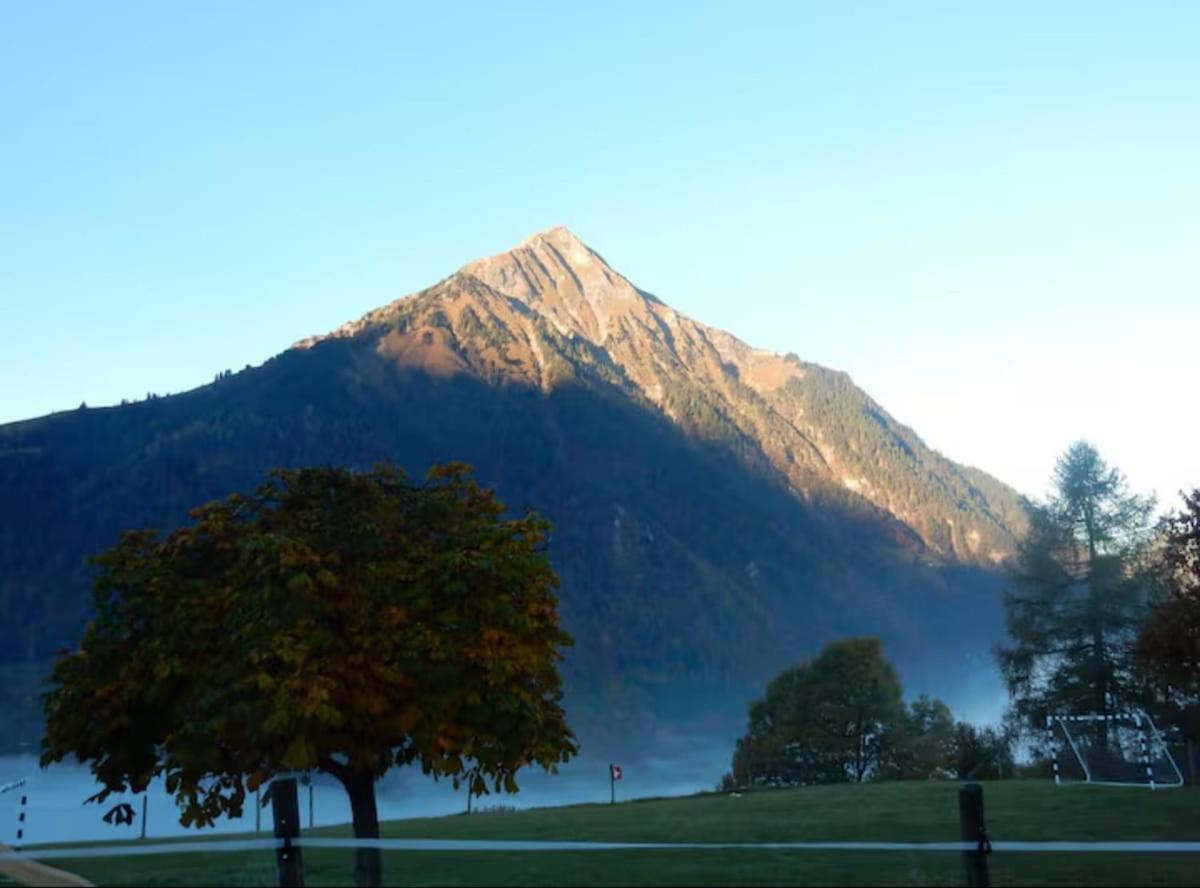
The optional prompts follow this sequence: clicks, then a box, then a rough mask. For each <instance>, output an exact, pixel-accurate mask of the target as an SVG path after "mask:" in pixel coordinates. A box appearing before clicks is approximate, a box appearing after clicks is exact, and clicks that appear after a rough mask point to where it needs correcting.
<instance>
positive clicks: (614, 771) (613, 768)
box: [608, 765, 621, 780]
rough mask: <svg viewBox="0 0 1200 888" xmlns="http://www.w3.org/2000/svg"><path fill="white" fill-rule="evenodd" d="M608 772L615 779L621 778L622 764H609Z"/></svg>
mask: <svg viewBox="0 0 1200 888" xmlns="http://www.w3.org/2000/svg"><path fill="white" fill-rule="evenodd" d="M608 772H609V775H610V776H611V777H612V779H613V780H620V779H621V766H620V765H609V766H608Z"/></svg>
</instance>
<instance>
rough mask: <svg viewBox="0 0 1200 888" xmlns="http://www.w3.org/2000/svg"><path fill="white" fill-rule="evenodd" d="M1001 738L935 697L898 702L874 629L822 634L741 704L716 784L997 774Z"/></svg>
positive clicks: (1005, 768)
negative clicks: (729, 756) (870, 633)
mask: <svg viewBox="0 0 1200 888" xmlns="http://www.w3.org/2000/svg"><path fill="white" fill-rule="evenodd" d="M1012 767H1013V761H1012V753H1011V748H1010V738H1009V736H1008V735H1007V734H1005V733H1004V732H1002V731H1000V730H998V729H994V728H982V729H981V728H977V727H975V726H973V725H970V724H967V723H965V722H956V721H955V720H954V716H953V715H952V713H951V712H950V708H949V707H948V706H947V705H946V704H945V703H943V702H942V701H941V700H938V699H934V698H930V697H927V696H925V695H922V696H920V697H918V698H917V699H916V700H915V701H913V702H912V703H911V704H906V703H905V702H904V695H903V689H902V687H901V684H900V680H899V678H898V677H897V675H896V670H895V669H894V668H893V666H892V664H891V663H890V662H889V661H888V660H887V659H886V657H884V655H883V645H882V644H881V643H880V641H879V639H877V638H848V639H841V640H839V641H834V642H831V643H830V644H828V645H826V646H825V648H824V649H823V650H822V651H821V653H820V654H819V655H817V656H816V657H814V658H812V659H811V660H807V661H805V662H802V663H800V664H798V665H796V666H792V667H790V668H788V669H785V670H784V671H783V672H781V673H780V674H779V675H777V676H776V677H775V678H774V679H773V680H772V681H771V683H770V684H769V685H768V686H767V690H766V694H765V696H764V697H763V699H761V700H756V701H754V702H753V703H751V704H750V712H749V723H748V726H747V732H746V734H745V735H744V736H743V737H742V738H741V739H740V740H738V742H737V747H736V749H735V752H734V756H733V767H732V769H731V771H730V772H729V773H728V774H726V775H725V777H724V778H723V779H722V782H721V786H722V788H723V789H733V788H738V787H755V786H805V785H809V784H814V783H845V782H852V783H861V782H864V781H867V780H897V779H930V778H966V777H1006V776H1010V775H1011V771H1012Z"/></svg>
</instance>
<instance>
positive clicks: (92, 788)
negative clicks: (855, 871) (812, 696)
mask: <svg viewBox="0 0 1200 888" xmlns="http://www.w3.org/2000/svg"><path fill="white" fill-rule="evenodd" d="M904 679H905V681H904V684H905V689H906V696H907V697H908V698H910V699H912V698H915V697H916V696H917V695H918V694H920V693H922V692H924V693H930V694H934V695H936V696H940V697H941V698H942V699H943V700H945V702H946V703H947V704H948V705H949V706H950V708H951V709H952V711H953V712H954V715H955V718H957V719H962V720H965V721H970V722H973V723H975V724H978V725H984V724H994V723H996V722H998V721H999V719H1000V717H1001V716H1002V715H1003V711H1004V707H1005V705H1006V704H1007V696H1006V695H1005V692H1004V688H1003V685H1002V683H1001V681H1000V676H999V674H998V673H997V671H996V669H995V667H994V665H990V664H987V663H985V662H980V663H978V664H976V668H974V669H971V670H964V671H963V672H962V673H961V674H958V675H946V674H945V673H943V674H942V675H941V676H940V680H938V679H936V678H935V676H933V675H928V676H927V675H923V674H919V673H917V672H914V673H913V674H911V675H906V676H904ZM747 702H749V701H747ZM738 727H739V730H740V728H741V725H739V726H738ZM738 732H739V731H735V730H733V729H729V730H727V731H721V732H707V733H684V732H678V733H677V732H671V731H658V732H656V733H654V734H653V735H646V736H640V737H629V738H627V739H626V740H624V741H621V742H613V741H608V742H604V743H596V744H589V743H588V742H587V741H586V740H585V741H584V742H583V743H582V750H581V754H580V755H579V756H578V757H577V758H575V759H573V760H572V761H570V762H568V763H567V764H565V765H563V766H562V767H561V768H560V770H559V773H558V774H548V773H546V772H545V771H542V770H540V769H529V770H527V771H525V772H522V774H520V775H519V777H518V783H519V784H520V792H519V793H517V794H515V795H505V794H491V795H487V796H483V797H482V798H476V799H474V800H473V801H472V808H473V809H474V810H476V811H479V810H484V809H487V808H489V807H493V806H497V805H504V806H511V807H515V808H534V807H541V806H550V805H569V804H583V803H596V804H607V803H608V801H609V780H608V766H609V764H610V763H614V762H615V763H617V764H620V765H621V766H622V770H623V773H624V778H623V779H622V780H621V781H620V782H619V783H618V784H617V800H618V801H621V800H626V799H634V798H649V797H655V796H678V795H688V794H690V793H695V792H702V791H707V790H711V789H713V788H714V787H715V786H716V783H717V781H718V780H719V779H720V777H721V775H722V774H724V773H725V772H726V771H727V770H729V765H730V758H731V756H732V753H733V745H734V742H735V740H736V737H737V733H738ZM22 778H25V779H27V781H28V782H27V783H26V784H25V785H24V786H23V787H21V788H19V789H16V790H12V791H10V792H7V793H4V794H2V795H0V843H3V844H7V845H12V844H14V843H15V842H16V831H17V826H18V815H19V813H20V810H21V808H20V804H19V803H20V797H21V796H22V795H24V796H25V797H26V798H27V799H28V803H27V805H26V808H25V810H26V822H25V836H24V842H25V844H35V843H40V842H66V841H95V840H105V839H108V840H111V839H132V838H137V837H138V836H139V835H140V834H141V828H142V824H141V812H142V799H141V796H135V795H133V794H132V793H127V794H124V795H115V796H111V797H110V798H109V799H108V800H106V801H105V802H104V804H102V805H97V804H94V803H93V804H84V800H85V799H86V798H87V797H88V796H90V795H93V794H94V793H96V792H97V791H98V790H99V786H98V785H97V784H96V782H95V781H94V780H93V779H92V776H91V774H90V773H89V772H88V770H87V768H85V767H81V766H78V765H69V764H65V763H64V764H59V765H55V766H53V767H51V768H47V769H45V770H42V769H39V768H38V764H37V757H36V756H33V755H13V756H0V786H3V785H5V784H8V783H10V782H12V781H15V780H19V779H22ZM376 795H377V800H378V806H379V817H380V819H381V820H396V819H402V818H411V817H437V816H444V815H450V814H459V813H462V812H465V810H466V806H467V796H466V790H465V789H463V788H460V789H458V790H455V789H454V788H453V786H452V784H451V783H450V781H448V780H441V781H437V782H435V781H434V780H433V779H432V778H430V777H426V776H425V775H423V774H422V773H421V772H420V770H419V769H417V768H407V769H397V770H394V771H392V772H390V773H389V774H387V775H386V776H385V777H384V778H383V779H382V780H381V781H380V782H379V784H378V786H377V790H376ZM146 799H147V812H148V817H147V831H146V832H147V836H149V837H171V836H182V835H198V834H208V835H213V834H229V833H244V832H253V831H254V827H255V815H254V808H253V805H252V804H249V803H248V804H247V807H246V810H245V811H244V812H243V815H242V817H241V818H239V819H226V820H223V821H221V822H219V823H218V824H217V825H216V826H215V827H212V828H208V829H205V830H196V829H185V828H184V827H182V826H180V824H179V812H178V809H177V808H176V806H175V802H174V800H173V799H172V798H171V797H170V796H169V795H167V793H166V790H165V788H164V786H163V782H162V781H161V780H157V781H155V782H154V783H153V784H152V785H151V787H150V790H149V792H148V793H147V794H146ZM312 801H313V805H312V808H313V821H314V823H315V825H316V826H332V825H335V824H341V823H349V822H350V806H349V802H348V801H347V798H346V794H345V792H344V791H343V789H342V787H341V785H340V784H338V783H337V782H336V781H334V780H333V779H332V778H329V777H326V776H324V775H317V777H316V778H315V780H314V782H313V793H312ZM121 802H128V803H129V804H130V805H132V806H133V808H134V811H135V813H136V817H135V820H134V823H133V824H132V825H129V826H113V825H110V824H107V823H104V822H103V820H102V819H101V818H102V816H103V815H104V814H105V813H106V812H107V811H109V810H111V809H112V807H113V806H114V805H117V804H119V803H121ZM300 811H301V817H302V821H303V825H304V826H305V827H307V826H308V825H309V800H308V789H307V788H306V787H303V786H301V787H300ZM260 821H261V828H262V831H263V834H264V835H267V834H269V833H270V832H271V829H272V826H271V824H272V821H271V808H270V806H269V805H268V806H266V807H265V808H264V809H263V810H262V812H261V817H260Z"/></svg>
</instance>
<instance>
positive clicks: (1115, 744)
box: [1046, 710, 1183, 789]
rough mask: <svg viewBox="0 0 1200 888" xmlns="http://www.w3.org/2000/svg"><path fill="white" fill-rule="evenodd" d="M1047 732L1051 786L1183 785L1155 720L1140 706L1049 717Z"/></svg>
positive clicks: (1161, 786)
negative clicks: (1083, 784) (1100, 713)
mask: <svg viewBox="0 0 1200 888" xmlns="http://www.w3.org/2000/svg"><path fill="white" fill-rule="evenodd" d="M1046 734H1047V740H1048V742H1049V744H1050V749H1051V756H1052V761H1053V764H1054V782H1055V783H1056V784H1062V783H1070V782H1082V783H1095V784H1100V785H1104V786H1144V787H1149V788H1150V789H1160V788H1173V787H1177V786H1183V773H1182V772H1181V771H1180V770H1179V766H1178V765H1176V764H1175V759H1173V758H1172V757H1171V753H1170V751H1169V750H1168V749H1167V744H1166V743H1165V742H1164V741H1163V738H1162V735H1161V734H1159V732H1158V728H1157V727H1156V726H1155V724H1154V720H1153V719H1151V718H1150V716H1149V715H1147V714H1146V713H1145V712H1142V711H1140V710H1135V711H1132V712H1122V713H1116V714H1110V715H1096V714H1089V715H1054V716H1049V717H1048V718H1047V719H1046Z"/></svg>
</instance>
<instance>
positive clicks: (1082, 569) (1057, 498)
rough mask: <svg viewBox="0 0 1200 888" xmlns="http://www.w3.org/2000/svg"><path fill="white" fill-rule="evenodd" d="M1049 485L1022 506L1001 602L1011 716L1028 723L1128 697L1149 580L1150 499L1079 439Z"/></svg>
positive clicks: (1110, 705) (1103, 710) (1131, 697)
mask: <svg viewBox="0 0 1200 888" xmlns="http://www.w3.org/2000/svg"><path fill="white" fill-rule="evenodd" d="M1053 484H1054V488H1053V492H1052V495H1051V497H1050V499H1049V500H1048V501H1047V502H1045V503H1041V504H1033V503H1031V504H1029V510H1030V523H1031V526H1030V530H1029V533H1028V535H1027V536H1026V538H1025V540H1024V541H1023V542H1022V544H1021V546H1020V548H1019V551H1018V554H1017V560H1016V565H1015V568H1014V571H1013V575H1012V587H1011V589H1010V590H1009V592H1007V593H1006V595H1005V600H1004V606H1005V618H1006V623H1007V628H1008V636H1009V643H1008V645H1007V646H1002V647H1001V648H1000V649H999V650H998V652H997V653H998V656H999V660H1000V668H1001V671H1002V673H1003V675H1004V679H1005V682H1006V683H1007V685H1008V690H1009V693H1010V694H1011V695H1012V698H1013V709H1014V714H1015V715H1016V716H1017V718H1018V720H1019V721H1020V722H1022V723H1024V724H1025V725H1026V726H1027V727H1032V728H1036V727H1038V726H1039V725H1040V724H1043V723H1044V719H1045V716H1046V714H1047V713H1054V712H1095V713H1098V714H1108V713H1110V712H1112V711H1114V710H1118V709H1120V708H1122V707H1123V706H1125V705H1128V704H1130V703H1133V702H1135V698H1136V696H1137V690H1136V687H1135V681H1134V678H1133V675H1132V663H1131V657H1130V654H1129V650H1130V643H1131V642H1132V641H1133V639H1134V638H1135V637H1136V635H1137V631H1138V628H1139V626H1140V623H1141V621H1142V619H1143V618H1144V615H1145V611H1146V601H1147V594H1148V587H1149V584H1150V580H1149V576H1148V571H1147V570H1146V569H1145V568H1144V565H1143V562H1144V558H1143V555H1144V553H1145V549H1146V544H1147V542H1148V539H1149V535H1150V518H1151V512H1152V511H1153V508H1154V500H1153V498H1152V497H1141V496H1137V495H1136V494H1133V493H1130V492H1129V489H1128V485H1127V483H1126V480H1125V478H1124V476H1123V475H1122V474H1121V472H1119V471H1118V470H1117V469H1115V468H1112V467H1110V466H1108V465H1107V464H1106V463H1105V462H1104V460H1103V459H1101V458H1100V454H1099V453H1098V452H1097V451H1096V448H1095V447H1093V446H1092V445H1091V444H1088V443H1086V442H1083V441H1080V442H1077V443H1075V444H1073V445H1072V446H1071V447H1070V448H1069V449H1068V450H1067V452H1066V453H1065V454H1064V455H1063V456H1062V457H1061V458H1060V459H1059V461H1058V464H1057V465H1056V467H1055V471H1054V479H1053ZM1100 742H1103V734H1102V735H1101V738H1100Z"/></svg>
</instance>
